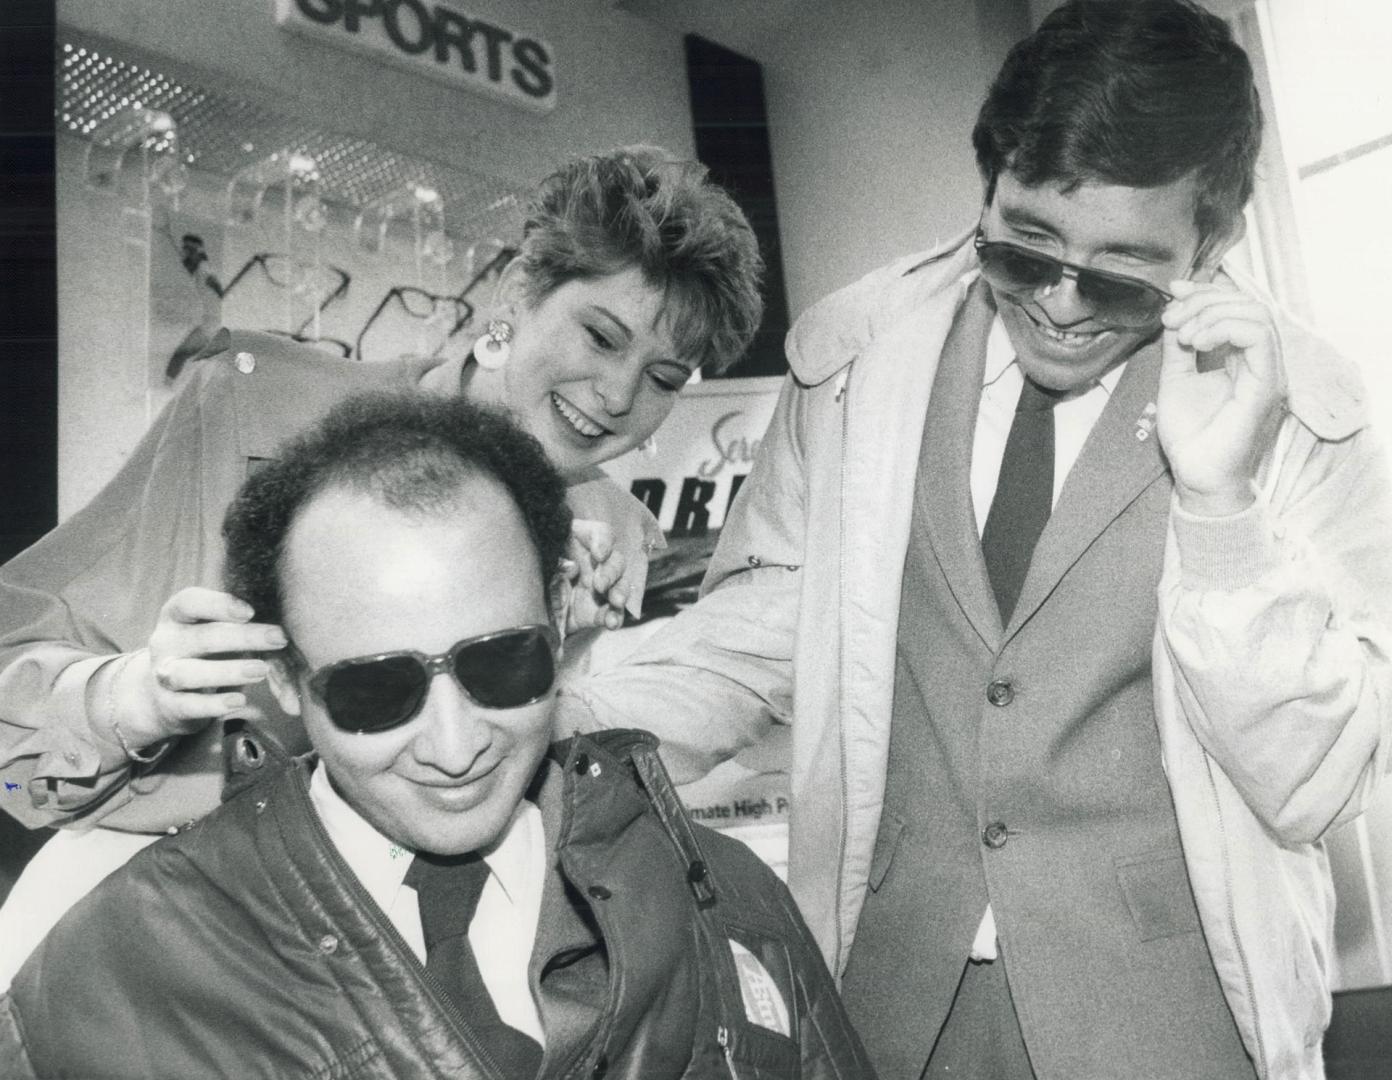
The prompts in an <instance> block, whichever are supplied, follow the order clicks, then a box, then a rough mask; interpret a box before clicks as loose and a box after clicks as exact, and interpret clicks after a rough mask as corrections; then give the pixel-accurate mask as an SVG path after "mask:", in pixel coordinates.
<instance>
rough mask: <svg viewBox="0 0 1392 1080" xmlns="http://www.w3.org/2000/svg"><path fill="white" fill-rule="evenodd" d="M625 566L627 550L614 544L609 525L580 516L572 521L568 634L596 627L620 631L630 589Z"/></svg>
mask: <svg viewBox="0 0 1392 1080" xmlns="http://www.w3.org/2000/svg"><path fill="white" fill-rule="evenodd" d="M624 567H625V560H624V556H623V552H621V551H619V550H618V549H617V548H616V547H615V546H614V532H613V530H612V529H611V528H610V527H609V526H608V525H606V524H605V523H604V522H602V521H583V520H578V519H577V520H576V521H575V522H574V523H572V525H571V527H570V543H569V544H568V545H567V547H566V566H565V567H564V569H565V572H566V578H567V579H568V580H569V582H570V603H569V607H568V609H567V612H566V623H565V632H566V633H567V634H570V633H574V632H575V631H577V630H585V629H588V628H590V627H596V626H598V627H606V628H608V629H610V630H617V629H618V628H619V627H620V626H622V625H623V620H624V605H625V604H626V603H627V602H628V590H627V589H626V588H624V586H623V585H621V584H620V583H619V581H620V579H621V578H622V577H623V573H624Z"/></svg>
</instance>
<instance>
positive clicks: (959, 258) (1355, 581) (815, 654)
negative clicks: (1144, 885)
mask: <svg viewBox="0 0 1392 1080" xmlns="http://www.w3.org/2000/svg"><path fill="white" fill-rule="evenodd" d="M969 240H970V238H969V237H968V238H966V239H965V240H962V239H959V240H957V241H954V242H952V243H951V244H948V245H945V246H944V247H942V248H939V249H937V250H935V251H933V252H930V253H928V254H926V255H917V256H913V257H910V258H907V259H904V260H902V261H900V262H898V263H896V264H892V265H890V266H887V267H884V268H882V269H880V270H877V271H875V272H873V273H871V274H870V275H868V276H867V277H865V278H864V279H862V280H861V281H859V282H857V283H855V284H853V285H851V286H849V287H847V288H845V289H843V290H841V291H840V292H838V293H835V294H833V295H832V296H830V297H828V298H826V299H825V300H823V301H822V302H820V303H819V304H817V305H816V306H814V307H813V308H811V309H810V310H809V311H808V312H807V313H806V314H805V315H804V316H803V317H802V318H801V319H799V320H798V322H797V324H796V326H794V328H793V330H792V332H791V333H790V334H789V338H788V355H789V361H790V363H791V366H792V376H791V377H790V378H789V379H788V380H787V382H786V384H785V386H784V390H783V394H782V397H781V399H780V402H779V405H778V408H777V410H776V412H775V414H774V417H773V420H772V421H771V424H770V428H769V431H768V434H767V436H766V437H765V439H764V441H763V443H762V446H761V449H760V454H759V459H758V461H757V463H756V465H755V468H754V470H753V472H752V473H751V475H750V477H749V479H748V480H747V481H746V482H745V484H744V487H743V489H742V491H741V493H740V497H739V500H738V501H737V503H736V506H735V508H734V509H733V511H732V514H731V516H730V518H729V519H728V520H727V521H726V524H725V526H724V529H723V533H722V536H721V540H720V545H719V547H718V549H717V551H716V554H715V557H714V559H713V561H712V565H711V569H710V573H709V575H708V577H707V580H706V594H705V595H704V596H703V598H702V600H701V601H700V603H698V604H696V605H695V606H694V607H693V608H692V609H691V610H689V611H687V612H684V613H683V614H682V615H680V616H679V617H678V618H676V619H675V620H673V622H672V624H670V625H669V626H668V627H666V628H664V630H663V631H662V632H660V633H658V634H656V635H654V636H653V638H651V639H650V640H649V642H648V643H646V644H645V645H644V646H643V648H642V649H640V650H639V652H638V653H637V654H636V655H635V656H634V657H633V658H632V659H631V660H630V661H628V662H627V663H626V664H625V665H624V666H623V667H621V668H619V669H617V670H614V671H611V672H607V673H605V674H603V675H601V676H598V677H596V678H595V679H592V680H590V681H589V682H588V683H587V684H585V685H584V686H582V687H580V688H578V689H577V690H575V691H574V692H571V693H568V694H567V695H566V696H565V697H564V698H563V702H562V707H563V718H564V720H565V721H566V722H567V723H569V724H571V725H574V726H580V727H589V726H595V725H597V724H599V723H601V722H602V723H603V724H604V725H605V726H614V725H618V726H627V725H632V726H640V727H645V728H649V729H652V730H654V731H656V732H657V733H658V734H659V735H660V736H661V737H662V739H663V752H664V756H665V757H666V760H667V762H668V765H669V767H670V768H672V769H673V770H674V773H675V774H676V777H677V779H679V780H681V779H689V778H691V777H693V776H695V775H699V774H700V773H701V772H703V771H704V770H705V769H707V768H709V767H710V766H711V765H712V764H713V763H714V762H715V761H717V760H719V759H720V758H722V757H724V756H728V755H729V754H730V753H731V752H733V751H734V750H735V749H737V748H738V747H740V746H742V745H745V744H747V743H750V742H752V741H754V740H757V739H758V738H759V737H760V736H761V734H762V733H763V731H764V729H765V726H766V725H767V724H768V723H773V722H777V723H792V725H793V739H792V747H793V750H792V763H791V790H792V802H793V816H792V823H791V830H790V832H791V835H790V844H791V851H790V868H789V884H790V885H791V886H792V889H793V893H794V895H795V896H796V897H797V899H798V901H799V903H800V904H801V906H802V908H803V911H804V914H805V915H806V918H807V922H808V924H809V925H810V926H811V928H812V930H813V933H814V934H815V935H816V936H817V939H818V941H819V943H820V945H821V947H822V949H823V951H824V952H825V954H826V957H827V960H828V963H829V964H830V965H831V967H832V969H833V971H835V972H837V973H838V974H839V973H840V972H841V971H842V970H843V968H844V965H845V961H846V957H847V955H848V953H849V950H850V946H851V942H852V938H853V936H854V933H855V927H856V921H857V919H858V917H859V913H860V909H861V905H862V902H863V900H864V896H865V890H866V883H867V879H868V877H869V875H870V872H871V858H872V853H873V850H874V845H875V836H876V831H877V829H878V826H879V819H880V811H881V806H882V801H883V793H884V781H885V773H886V756H887V752H888V744H889V724H890V716H891V711H892V701H893V692H894V656H895V635H896V629H897V625H898V615H899V611H898V609H899V596H900V587H901V579H902V569H903V564H904V557H905V553H906V550H907V545H908V538H909V527H910V514H911V507H912V501H913V490H914V479H915V470H916V467H917V463H918V447H919V445H920V441H921V438H922V431H923V422H924V415H925V412H926V407H927V402H928V396H929V392H930V390H931V387H932V384H933V376H934V373H935V370H936V365H937V358H938V356H939V354H940V352H941V348H942V344H943V341H944V339H945V337H946V334H947V331H948V328H949V327H950V325H951V323H952V319H953V315H954V314H955V312H956V310H957V307H958V305H959V304H960V303H961V301H962V298H963V297H964V295H965V292H966V286H967V284H969V283H970V281H971V280H972V278H973V276H974V273H975V255H974V252H973V250H972V247H971V244H970V242H969ZM1282 335H1283V336H1282V345H1283V355H1284V360H1285V364H1286V368H1287V372H1288V380H1289V386H1290V395H1289V414H1288V415H1287V416H1286V418H1285V420H1284V422H1283V424H1282V426H1281V430H1280V435H1279V438H1278V441H1277V444H1276V446H1275V448H1274V450H1273V452H1272V453H1271V454H1270V455H1269V458H1268V460H1267V461H1266V463H1265V465H1264V468H1263V474H1262V483H1261V495H1260V498H1259V499H1258V502H1257V504H1256V505H1255V506H1254V507H1253V508H1252V509H1250V510H1249V511H1246V512H1244V513H1242V514H1240V515H1237V516H1235V517H1232V518H1225V519H1219V520H1201V519H1196V518H1193V517H1190V516H1189V515H1186V514H1183V513H1182V512H1180V511H1178V510H1177V509H1176V510H1175V511H1173V512H1172V515H1171V533H1170V537H1169V546H1168V550H1167V556H1166V562H1165V569H1164V574H1163V580H1162V582H1161V586H1160V610H1161V616H1160V620H1159V625H1158V626H1157V627H1156V635H1155V654H1154V655H1155V660H1154V666H1155V676H1154V684H1155V696H1156V714H1157V718H1158V724H1159V728H1160V735H1161V738H1162V744H1163V747H1164V754H1165V762H1164V763H1165V767H1166V770H1167V775H1168V777H1169V781H1170V786H1171V788H1172V789H1173V791H1174V798H1175V805H1176V808H1177V811H1178V817H1179V825H1180V829H1181V835H1182V838H1183V842H1184V848H1185V856H1186V860H1187V863H1188V866H1189V872H1190V877H1191V880H1192V883H1193V887H1194V892H1195V895H1196V898H1197V901H1198V906H1199V910H1200V914H1201V917H1202V920H1203V925H1204V929H1205V932H1206V934H1207V937H1208V941H1209V943H1210V945H1211V947H1212V952H1213V956H1214V959H1215V962H1216V964H1217V966H1218V971H1219V974H1220V977H1221V979H1222V983H1223V987H1224V990H1225V992H1226V994H1227V996H1228V999H1229V1001H1230V1003H1231V1005H1232V1010H1233V1014H1234V1016H1235V1017H1236V1018H1237V1022H1238V1025H1239V1027H1240V1029H1241V1031H1242V1035H1243V1038H1244V1039H1245V1041H1246V1044H1247V1047H1248V1049H1249V1052H1250V1053H1251V1054H1252V1056H1253V1059H1254V1061H1255V1062H1256V1063H1257V1067H1258V1071H1259V1073H1260V1075H1261V1076H1262V1077H1263V1078H1273V1080H1294V1078H1302V1080H1304V1078H1309V1077H1319V1076H1322V1075H1323V1068H1322V1066H1321V1064H1320V1057H1319V1051H1318V1046H1319V1042H1320V1038H1321V1035H1322V1033H1323V1030H1324V1028H1325V1026H1326V1023H1327V1021H1328V1015H1329V984H1328V972H1329V959H1330V957H1329V950H1330V948H1331V946H1332V915H1333V908H1332V900H1331V894H1330V888H1329V878H1328V872H1327V865H1326V862H1325V857H1324V853H1323V849H1322V846H1321V845H1320V843H1319V840H1320V837H1321V836H1323V835H1324V833H1325V832H1326V831H1327V830H1328V829H1329V828H1331V827H1332V826H1333V825H1335V824H1336V823H1338V822H1341V821H1343V820H1346V819H1347V818H1349V817H1351V816H1353V815H1354V814H1356V813H1357V812H1358V811H1359V809H1360V808H1361V807H1362V806H1363V805H1364V804H1365V803H1366V801H1367V799H1368V797H1369V795H1370V794H1371V792H1372V790H1373V787H1374V785H1375V782H1376V781H1377V779H1378V778H1379V777H1380V776H1381V775H1382V774H1383V773H1384V772H1386V771H1387V764H1388V763H1387V757H1388V753H1389V747H1392V661H1389V656H1392V629H1389V628H1392V485H1390V484H1389V477H1388V469H1387V463H1386V460H1385V458H1384V454H1383V451H1382V449H1381V448H1380V447H1379V446H1378V445H1377V444H1376V442H1375V441H1374V440H1373V439H1372V438H1371V437H1370V436H1369V433H1368V432H1367V431H1366V429H1365V428H1364V426H1363V425H1364V420H1363V413H1362V408H1361V404H1360V398H1359V396H1360V393H1361V391H1360V389H1359V384H1358V378H1357V375H1356V373H1355V371H1354V370H1353V369H1352V367H1351V366H1350V365H1349V364H1347V363H1346V362H1345V361H1343V360H1341V359H1339V358H1338V357H1337V356H1335V355H1334V354H1333V353H1332V352H1331V351H1330V350H1329V349H1328V348H1327V347H1326V346H1324V345H1322V344H1320V343H1319V342H1317V341H1316V340H1315V339H1314V338H1313V337H1311V336H1310V335H1309V334H1308V333H1306V332H1304V331H1302V330H1300V329H1298V328H1296V327H1293V326H1287V325H1285V324H1283V326H1282Z"/></svg>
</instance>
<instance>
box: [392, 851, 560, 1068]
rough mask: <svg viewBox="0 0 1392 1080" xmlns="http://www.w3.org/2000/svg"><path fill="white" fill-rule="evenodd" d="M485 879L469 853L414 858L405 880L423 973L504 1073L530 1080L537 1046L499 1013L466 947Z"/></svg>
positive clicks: (536, 1062) (537, 1065) (538, 1053)
mask: <svg viewBox="0 0 1392 1080" xmlns="http://www.w3.org/2000/svg"><path fill="white" fill-rule="evenodd" d="M487 881H488V864H487V863H485V862H484V861H483V860H482V859H480V858H479V857H478V856H477V855H473V854H470V855H462V856H458V857H455V858H443V857H434V856H428V855H417V856H416V857H415V859H414V860H412V862H411V866H410V869H408V870H407V871H406V877H405V878H404V882H405V884H407V885H409V886H411V888H413V889H415V890H416V902H417V905H418V907H419V909H420V920H421V931H422V932H423V934H424V936H425V968H426V970H427V971H429V972H430V973H431V974H432V975H433V976H435V978H436V979H438V980H439V981H440V982H441V983H442V984H443V985H444V987H445V989H446V991H447V992H448V993H449V996H450V998H451V1000H452V1001H453V1003H454V1005H455V1007H456V1008H457V1009H458V1010H459V1012H460V1013H461V1014H462V1015H463V1017H464V1019H465V1021H466V1022H467V1024H468V1026H469V1030H470V1031H472V1032H473V1033H474V1034H475V1035H476V1036H478V1038H479V1041H481V1042H482V1043H483V1045H484V1047H485V1048H486V1049H487V1051H488V1054H489V1056H490V1057H492V1058H493V1060H494V1062H495V1063H496V1064H497V1065H498V1066H499V1067H500V1068H501V1069H502V1071H503V1073H504V1075H506V1076H508V1077H511V1078H516V1080H533V1078H534V1077H535V1076H536V1074H537V1071H538V1070H539V1069H540V1068H541V1047H540V1046H538V1045H537V1043H536V1040H534V1039H532V1038H531V1037H530V1036H528V1035H525V1034H523V1033H522V1032H520V1031H518V1030H517V1029H516V1028H514V1027H510V1026H509V1025H508V1024H506V1023H504V1022H503V1020H502V1018H501V1017H500V1016H499V1015H498V1010H497V1008H496V1007H495V1006H494V1004H493V998H492V996H491V995H490V994H489V993H488V987H487V986H485V985H484V982H483V976H482V975H480V974H479V968H478V961H477V960H475V959H474V950H473V949H472V948H470V946H469V923H470V922H472V921H473V918H474V911H475V910H476V909H477V908H478V902H479V897H480V896H481V895H483V886H484V884H485V883H486V882H487Z"/></svg>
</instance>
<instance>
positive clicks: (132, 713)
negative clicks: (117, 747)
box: [107, 586, 286, 750]
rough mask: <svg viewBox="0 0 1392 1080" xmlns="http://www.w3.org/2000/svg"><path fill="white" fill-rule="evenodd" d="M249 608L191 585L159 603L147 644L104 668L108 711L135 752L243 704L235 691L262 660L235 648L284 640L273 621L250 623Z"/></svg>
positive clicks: (268, 648)
mask: <svg viewBox="0 0 1392 1080" xmlns="http://www.w3.org/2000/svg"><path fill="white" fill-rule="evenodd" d="M252 614H253V612H252V609H251V607H250V605H248V604H246V603H244V602H242V601H241V600H239V599H237V598H236V597H235V596H232V595H231V594H230V593H225V592H219V591H217V590H216V589H205V588H199V587H196V586H195V587H190V588H187V589H181V590H179V591H178V592H177V593H175V594H174V595H173V596H172V597H170V598H169V600H168V601H166V602H165V605H164V607H162V608H160V613H159V619H158V621H157V622H156V623H155V629H154V632H153V633H152V634H151V635H150V641H149V644H148V645H147V646H146V647H145V648H144V649H141V650H139V651H138V652H135V653H131V654H129V657H128V659H127V660H125V661H120V660H118V661H116V662H115V663H114V664H111V665H108V668H110V669H111V671H112V675H111V676H110V677H111V678H112V679H114V685H111V686H108V688H107V691H108V695H109V700H110V701H111V703H112V706H113V707H112V708H111V710H110V712H109V713H108V716H110V717H111V718H114V719H115V720H116V721H117V722H118V723H119V724H120V726H121V735H122V736H123V738H124V740H125V742H126V743H127V744H129V745H130V746H131V747H133V748H135V749H137V750H139V749H140V748H142V747H145V746H148V745H150V744H151V743H156V742H159V741H160V740H161V739H167V738H169V737H171V736H174V735H186V734H189V733H191V732H194V731H197V730H199V729H200V728H202V727H204V726H205V725H207V724H208V723H209V722H210V721H213V720H218V719H222V718H223V717H226V716H228V715H230V714H231V713H234V712H236V711H237V710H238V709H244V708H245V707H246V704H247V699H246V695H245V694H244V693H242V692H241V691H240V690H239V689H238V688H239V687H244V686H248V685H251V684H253V683H258V682H260V681H261V680H262V679H264V678H265V677H266V674H267V670H268V668H267V664H266V661H265V660H261V659H258V658H256V657H252V656H239V655H235V654H240V653H260V652H275V651H277V650H279V649H283V648H284V647H285V644H286V639H285V633H284V631H283V630H281V628H280V627H278V626H272V625H270V624H268V623H255V622H252V621H251V617H252Z"/></svg>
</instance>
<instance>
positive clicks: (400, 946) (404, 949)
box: [295, 784, 507, 1080]
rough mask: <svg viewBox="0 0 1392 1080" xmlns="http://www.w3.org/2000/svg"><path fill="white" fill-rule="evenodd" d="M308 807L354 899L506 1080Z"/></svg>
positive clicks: (462, 1035)
mask: <svg viewBox="0 0 1392 1080" xmlns="http://www.w3.org/2000/svg"><path fill="white" fill-rule="evenodd" d="M295 791H296V793H297V794H299V795H301V796H302V797H303V798H304V801H305V802H306V803H309V796H308V794H307V793H306V792H304V791H303V790H302V789H301V788H300V787H299V785H298V784H297V785H296V786H295ZM305 809H306V810H307V812H308V817H309V820H310V827H311V828H312V829H313V830H314V834H315V837H316V838H317V839H318V840H319V841H320V842H321V846H322V847H323V849H324V850H325V851H327V852H328V854H329V858H330V859H331V860H332V861H333V863H334V865H335V867H336V868H337V869H338V870H339V871H340V875H339V876H340V877H342V878H343V880H344V881H345V883H346V884H347V885H348V891H349V892H351V893H352V894H353V896H354V899H356V900H357V901H358V902H359V904H360V906H361V907H362V909H363V910H364V911H365V912H367V915H368V918H369V919H371V921H372V922H373V923H374V925H375V926H376V927H377V929H378V931H379V932H380V933H381V934H382V936H383V937H385V938H386V939H387V940H388V941H390V942H391V943H392V945H393V946H395V948H396V950H397V951H398V952H399V953H401V955H403V956H405V957H406V958H407V959H409V960H410V961H411V963H412V964H414V965H415V967H416V968H417V969H418V970H419V972H420V975H421V979H422V981H424V983H425V984H426V987H427V988H428V989H429V990H430V992H431V996H432V997H434V999H435V1003H436V1004H437V1005H438V1006H439V1007H440V1010H441V1011H442V1012H444V1014H445V1015H446V1016H447V1017H449V1019H450V1021H451V1022H452V1023H453V1025H454V1028H455V1033H456V1034H457V1035H458V1036H459V1039H460V1041H461V1042H463V1043H464V1045H465V1046H467V1047H468V1048H469V1050H470V1051H471V1052H472V1053H473V1055H474V1056H475V1057H476V1058H477V1059H478V1060H479V1062H480V1063H481V1064H482V1065H483V1067H484V1071H485V1072H486V1073H487V1074H488V1075H489V1076H491V1077H494V1078H496V1080H505V1078H506V1076H507V1073H506V1072H504V1071H503V1069H502V1068H501V1067H500V1066H499V1065H498V1063H497V1062H496V1061H495V1060H494V1059H493V1055H492V1054H491V1053H490V1052H489V1050H488V1048H487V1047H486V1046H484V1045H483V1044H482V1043H480V1042H479V1041H478V1040H477V1039H475V1038H474V1033H473V1032H472V1031H470V1030H469V1027H468V1024H467V1022H466V1021H465V1019H464V1014H463V1013H461V1012H460V1011H459V1009H458V1008H457V1007H456V1006H455V1004H454V1001H453V999H452V998H451V997H450V996H449V994H448V992H447V991H446V990H445V987H444V984H443V983H441V982H440V980H439V979H437V978H436V977H435V976H434V975H432V974H431V973H430V972H429V971H428V970H426V967H425V965H424V964H422V963H421V962H420V960H419V959H417V957H416V952H415V950H414V949H412V948H411V946H410V945H409V944H408V943H407V941H406V939H405V938H403V937H402V936H401V932H400V931H399V930H397V928H396V927H395V926H394V925H393V924H392V921H391V920H390V919H388V918H387V917H386V916H385V915H384V914H383V913H382V912H381V910H380V909H379V908H378V907H377V902H376V901H375V900H373V899H372V897H371V896H370V895H368V892H367V890H366V889H365V888H364V887H363V885H362V883H361V882H360V881H358V879H357V877H356V876H355V875H354V874H353V871H352V870H351V869H350V868H349V866H348V864H347V863H346V862H345V861H344V859H343V856H342V855H340V854H339V853H338V848H336V847H334V843H333V840H332V839H330V837H329V834H328V830H326V829H325V828H324V823H323V822H322V821H320V820H319V814H318V813H317V812H316V811H315V809H314V806H313V804H312V803H311V804H309V805H307V806H306V807H305Z"/></svg>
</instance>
